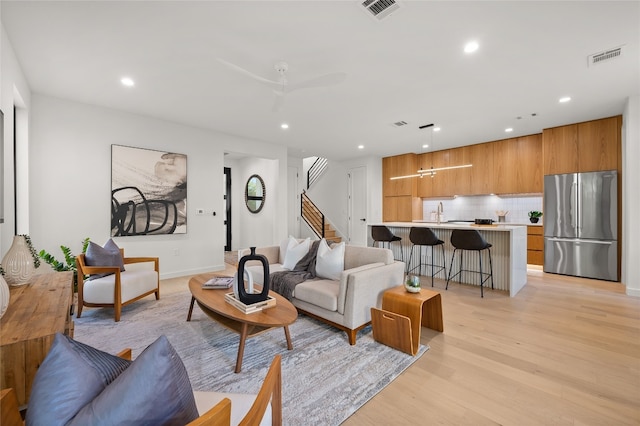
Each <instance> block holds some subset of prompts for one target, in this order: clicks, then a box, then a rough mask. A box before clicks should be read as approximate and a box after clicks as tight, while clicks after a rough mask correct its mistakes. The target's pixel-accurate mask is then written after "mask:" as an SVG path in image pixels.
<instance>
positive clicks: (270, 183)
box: [232, 157, 287, 250]
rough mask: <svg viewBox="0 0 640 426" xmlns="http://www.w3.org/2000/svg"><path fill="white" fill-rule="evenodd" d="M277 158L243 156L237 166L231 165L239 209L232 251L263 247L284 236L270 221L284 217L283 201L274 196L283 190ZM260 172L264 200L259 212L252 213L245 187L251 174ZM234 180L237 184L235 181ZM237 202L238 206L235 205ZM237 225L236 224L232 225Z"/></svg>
mask: <svg viewBox="0 0 640 426" xmlns="http://www.w3.org/2000/svg"><path fill="white" fill-rule="evenodd" d="M278 166H279V162H278V160H268V159H264V158H254V157H251V158H244V159H242V160H240V161H238V162H237V167H235V168H232V176H233V179H234V182H235V183H234V185H233V195H234V197H235V199H237V200H238V203H234V204H235V205H236V206H237V210H238V212H237V213H238V216H237V218H238V220H237V222H238V223H237V231H236V234H237V236H238V237H237V238H235V237H232V246H233V247H232V248H233V249H234V250H237V249H240V248H247V247H264V246H270V245H273V244H274V243H279V242H280V240H282V239H283V238H284V237H286V235H280V237H278V235H277V234H276V232H275V230H274V229H273V226H272V224H273V223H274V221H275V220H276V219H278V218H282V216H285V217H286V214H287V208H286V205H287V204H286V203H283V204H278V200H277V198H275V195H276V194H277V193H278V192H280V191H286V184H287V181H286V177H285V179H284V180H283V181H281V180H280V176H279V175H278V171H279V169H278ZM254 174H257V175H259V176H260V177H261V178H262V180H263V181H264V186H265V195H266V198H265V202H264V205H263V207H262V209H261V210H260V211H259V212H258V213H251V212H250V211H249V209H248V208H247V207H246V205H245V200H244V189H245V185H246V184H247V180H249V177H251V176H252V175H254ZM236 183H237V184H236ZM238 204H240V205H238ZM233 227H234V228H236V226H235V225H234V226H233Z"/></svg>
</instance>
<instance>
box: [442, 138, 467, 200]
mask: <svg viewBox="0 0 640 426" xmlns="http://www.w3.org/2000/svg"><path fill="white" fill-rule="evenodd" d="M470 163H471V147H469V146H463V147H460V148H453V149H450V150H449V166H462V165H465V164H470ZM442 178H446V180H448V181H449V193H450V194H451V195H469V194H471V168H468V167H465V168H462V169H451V170H443V171H442Z"/></svg>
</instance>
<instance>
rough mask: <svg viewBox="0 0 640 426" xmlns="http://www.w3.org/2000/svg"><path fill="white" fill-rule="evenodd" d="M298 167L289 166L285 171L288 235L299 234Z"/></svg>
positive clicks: (296, 235) (297, 235)
mask: <svg viewBox="0 0 640 426" xmlns="http://www.w3.org/2000/svg"><path fill="white" fill-rule="evenodd" d="M298 188H299V186H298V168H297V167H289V170H288V173H287V191H288V194H289V195H288V197H287V209H288V212H289V215H288V217H289V219H288V223H287V230H288V232H289V235H292V236H294V237H296V238H297V237H299V236H300V190H299V189H298Z"/></svg>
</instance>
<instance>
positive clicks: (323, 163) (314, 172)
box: [307, 157, 329, 189]
mask: <svg viewBox="0 0 640 426" xmlns="http://www.w3.org/2000/svg"><path fill="white" fill-rule="evenodd" d="M328 164H329V162H328V161H327V159H326V158H322V157H318V158H316V161H314V162H313V164H312V165H311V167H309V170H308V171H307V189H309V188H311V185H313V183H314V182H315V181H317V180H318V179H320V176H322V175H323V174H324V172H325V170H327V165H328Z"/></svg>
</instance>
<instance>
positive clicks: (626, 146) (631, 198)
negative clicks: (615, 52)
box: [622, 95, 640, 296]
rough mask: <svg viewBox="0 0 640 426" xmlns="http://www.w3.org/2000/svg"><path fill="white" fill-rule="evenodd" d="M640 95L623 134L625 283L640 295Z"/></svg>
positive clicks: (629, 103) (627, 114)
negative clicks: (639, 183) (639, 163)
mask: <svg viewBox="0 0 640 426" xmlns="http://www.w3.org/2000/svg"><path fill="white" fill-rule="evenodd" d="M639 160H640V95H635V96H631V97H629V99H628V100H627V104H626V107H625V111H624V116H623V131H622V161H623V164H622V283H623V284H625V285H626V286H627V290H626V291H627V294H629V295H632V296H640V262H638V259H640V223H639V222H638V212H639V211H640V191H639V190H638V182H640V169H639V168H638V161H639Z"/></svg>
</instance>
